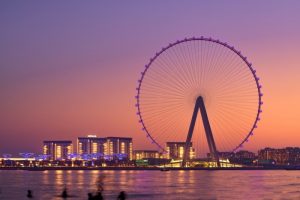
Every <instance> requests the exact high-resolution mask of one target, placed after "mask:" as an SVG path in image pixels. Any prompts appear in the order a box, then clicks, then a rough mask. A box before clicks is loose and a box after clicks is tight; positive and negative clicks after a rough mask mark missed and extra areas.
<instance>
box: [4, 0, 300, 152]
mask: <svg viewBox="0 0 300 200" xmlns="http://www.w3.org/2000/svg"><path fill="white" fill-rule="evenodd" d="M299 9H300V2H299V1H296V0H295V1H181V2H179V1H178V2H177V3H175V2H174V1H173V0H170V1H126V2H124V1H114V2H113V1H106V2H104V1H101V2H100V1H84V2H83V1H1V2H0V154H1V153H17V152H22V151H29V152H36V153H40V152H41V147H42V141H43V140H48V139H72V140H74V141H75V139H76V137H77V136H84V135H87V134H91V133H93V134H97V135H98V136H102V137H104V136H131V137H133V139H134V148H135V149H141V148H151V144H150V142H149V141H148V140H147V139H146V137H145V136H144V133H143V132H142V131H140V125H139V124H138V122H137V117H136V115H135V113H136V109H135V107H134V104H135V99H134V96H135V87H136V83H137V79H139V75H140V71H141V70H142V69H143V66H144V65H145V64H146V63H147V62H148V60H149V58H150V57H152V56H153V55H154V53H155V52H156V51H158V50H159V49H161V47H162V46H166V45H167V44H168V43H169V42H173V41H175V40H177V39H182V38H185V37H190V36H202V35H203V36H207V37H213V38H216V39H220V40H222V41H226V42H228V43H229V44H232V45H234V46H235V47H236V48H237V49H239V50H241V51H242V53H243V54H244V55H246V56H247V57H248V59H249V60H250V61H251V62H252V63H253V65H254V66H255V68H256V69H257V72H258V75H259V76H260V77H261V83H262V85H263V93H264V97H263V101H264V106H263V111H264V112H263V114H262V121H261V122H260V123H259V128H258V129H257V131H256V132H255V136H254V137H253V138H251V141H250V142H249V143H248V144H247V145H246V146H245V148H246V149H249V150H253V151H256V150H257V149H259V148H262V147H266V146H270V147H285V146H300V103H299V102H300V12H299Z"/></svg>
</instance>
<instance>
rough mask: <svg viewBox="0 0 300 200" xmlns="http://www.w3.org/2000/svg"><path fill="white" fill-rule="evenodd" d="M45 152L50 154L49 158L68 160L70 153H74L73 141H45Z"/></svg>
mask: <svg viewBox="0 0 300 200" xmlns="http://www.w3.org/2000/svg"><path fill="white" fill-rule="evenodd" d="M43 144H44V145H43V154H44V155H48V156H49V160H67V159H68V157H69V154H71V153H73V145H72V141H69V140H59V141H57V140H56V141H44V142H43Z"/></svg>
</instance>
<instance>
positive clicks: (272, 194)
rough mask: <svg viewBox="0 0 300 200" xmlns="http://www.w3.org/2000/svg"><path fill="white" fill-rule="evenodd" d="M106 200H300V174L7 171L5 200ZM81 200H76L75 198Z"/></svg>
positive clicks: (2, 176) (1, 184) (0, 187)
mask: <svg viewBox="0 0 300 200" xmlns="http://www.w3.org/2000/svg"><path fill="white" fill-rule="evenodd" d="M99 177H100V179H101V180H102V181H103V182H104V197H105V199H116V197H117V195H118V193H119V192H120V191H122V190H124V191H126V192H127V194H128V199H300V171H284V170H276V171H166V172H161V171H99V170H93V171H83V170H80V171H70V170H68V171H63V170H57V171H43V172H39V171H1V170H0V199H26V198H25V196H26V191H27V190H28V189H31V190H33V194H34V196H35V197H36V198H35V199H59V198H58V197H57V195H59V194H60V193H61V192H62V189H63V188H64V187H65V186H66V187H67V188H68V191H69V193H70V194H71V195H75V196H77V197H78V198H76V199H87V193H88V192H95V191H96V189H97V182H98V180H99ZM74 199H75V198H74Z"/></svg>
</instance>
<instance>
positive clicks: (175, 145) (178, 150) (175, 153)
mask: <svg viewBox="0 0 300 200" xmlns="http://www.w3.org/2000/svg"><path fill="white" fill-rule="evenodd" d="M184 148H185V142H167V159H183V156H184ZM193 158H195V150H194V148H193V144H192V143H191V145H190V147H189V152H188V159H193Z"/></svg>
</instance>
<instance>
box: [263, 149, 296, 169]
mask: <svg viewBox="0 0 300 200" xmlns="http://www.w3.org/2000/svg"><path fill="white" fill-rule="evenodd" d="M258 159H259V160H274V161H275V163H276V164H279V165H285V164H300V148H299V147H286V148H283V149H275V148H264V149H261V150H259V152H258Z"/></svg>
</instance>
